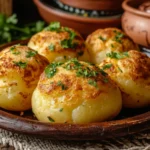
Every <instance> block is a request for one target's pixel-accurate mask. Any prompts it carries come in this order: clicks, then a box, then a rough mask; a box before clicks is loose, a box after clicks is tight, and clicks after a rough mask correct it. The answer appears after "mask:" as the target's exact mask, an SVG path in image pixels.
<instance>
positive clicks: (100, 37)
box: [99, 36, 107, 42]
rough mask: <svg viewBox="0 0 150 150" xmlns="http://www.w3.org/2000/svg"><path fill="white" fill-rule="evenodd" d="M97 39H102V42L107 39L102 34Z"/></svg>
mask: <svg viewBox="0 0 150 150" xmlns="http://www.w3.org/2000/svg"><path fill="white" fill-rule="evenodd" d="M99 39H100V40H102V41H103V42H104V41H106V40H107V39H106V38H104V37H102V36H99Z"/></svg>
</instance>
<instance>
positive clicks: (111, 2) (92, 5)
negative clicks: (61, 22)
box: [60, 0, 124, 10]
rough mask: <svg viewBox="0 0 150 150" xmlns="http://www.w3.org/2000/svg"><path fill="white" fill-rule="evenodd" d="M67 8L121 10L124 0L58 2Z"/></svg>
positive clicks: (68, 0)
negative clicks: (67, 6)
mask: <svg viewBox="0 0 150 150" xmlns="http://www.w3.org/2000/svg"><path fill="white" fill-rule="evenodd" d="M60 1H61V2H62V3H64V4H67V5H69V6H73V7H77V8H82V9H88V10H121V3H122V2H123V1H124V0H82V1H81V0H60Z"/></svg>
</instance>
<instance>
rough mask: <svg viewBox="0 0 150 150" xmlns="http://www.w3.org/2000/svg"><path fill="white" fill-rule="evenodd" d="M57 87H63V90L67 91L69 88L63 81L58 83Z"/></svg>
mask: <svg viewBox="0 0 150 150" xmlns="http://www.w3.org/2000/svg"><path fill="white" fill-rule="evenodd" d="M57 85H58V86H61V89H62V90H66V89H67V87H66V86H65V85H64V84H63V83H62V82H61V81H58V83H57Z"/></svg>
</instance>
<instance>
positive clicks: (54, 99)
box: [32, 59, 122, 123]
mask: <svg viewBox="0 0 150 150" xmlns="http://www.w3.org/2000/svg"><path fill="white" fill-rule="evenodd" d="M121 107H122V98H121V92H120V90H119V88H118V87H117V86H116V85H114V84H113V82H112V81H111V80H110V79H109V78H108V76H107V74H106V73H105V72H104V71H103V70H100V69H99V68H98V67H96V66H94V65H93V64H90V63H86V62H80V61H77V59H72V60H70V61H68V62H66V63H64V64H61V63H51V64H50V65H49V66H48V67H46V69H45V71H44V72H43V73H42V75H41V76H40V80H39V82H38V86H37V88H36V89H35V91H34V92H33V96H32V110H33V112H34V114H35V116H36V117H37V118H38V120H40V121H44V122H50V123H90V122H97V121H104V120H108V119H112V118H114V117H115V116H117V115H118V113H119V112H120V110H121Z"/></svg>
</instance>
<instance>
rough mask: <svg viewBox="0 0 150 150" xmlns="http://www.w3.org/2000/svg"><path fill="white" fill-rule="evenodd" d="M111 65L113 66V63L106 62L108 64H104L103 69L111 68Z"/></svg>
mask: <svg viewBox="0 0 150 150" xmlns="http://www.w3.org/2000/svg"><path fill="white" fill-rule="evenodd" d="M111 67H112V64H106V65H104V66H103V70H105V69H109V68H111Z"/></svg>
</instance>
